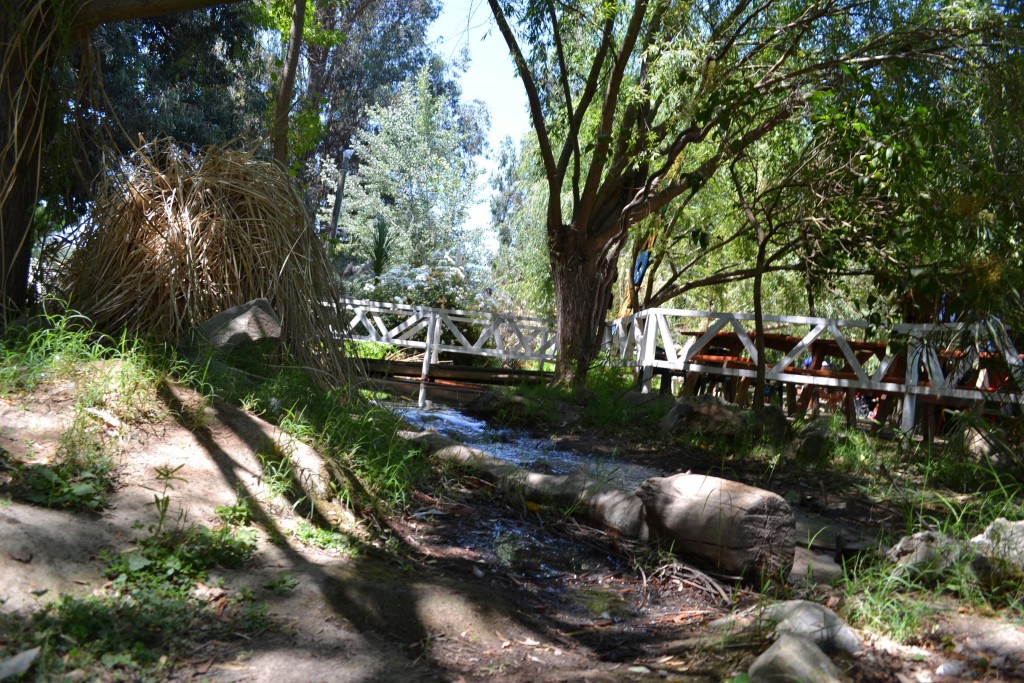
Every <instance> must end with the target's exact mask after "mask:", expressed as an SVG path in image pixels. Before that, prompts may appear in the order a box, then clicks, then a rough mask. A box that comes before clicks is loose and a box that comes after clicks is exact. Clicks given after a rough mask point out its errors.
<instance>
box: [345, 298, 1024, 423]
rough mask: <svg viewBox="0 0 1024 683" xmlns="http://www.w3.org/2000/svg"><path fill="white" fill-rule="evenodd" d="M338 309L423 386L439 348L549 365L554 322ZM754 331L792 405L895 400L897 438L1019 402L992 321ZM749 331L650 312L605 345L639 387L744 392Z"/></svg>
mask: <svg viewBox="0 0 1024 683" xmlns="http://www.w3.org/2000/svg"><path fill="white" fill-rule="evenodd" d="M344 306H345V309H344V311H343V313H342V316H341V317H342V323H343V326H344V328H345V329H344V334H346V335H347V336H348V337H349V338H350V339H353V340H357V341H373V342H381V343H385V344H392V345H395V346H400V347H406V348H413V349H420V350H422V351H423V352H424V354H423V365H422V372H421V379H422V380H426V379H428V378H429V376H430V367H431V365H432V364H435V363H437V362H438V360H439V357H440V354H441V353H446V354H466V355H476V356H488V357H494V358H502V359H507V360H517V361H525V362H531V361H532V362H537V363H541V364H543V363H544V362H553V361H554V360H555V329H556V328H555V321H554V320H550V319H542V318H530V317H523V316H517V315H512V314H507V313H491V312H479V311H459V310H446V309H438V308H430V307H426V306H410V305H405V304H390V303H379V302H373V301H362V300H356V299H348V300H345V302H344ZM764 326H765V329H766V330H767V331H766V333H765V335H764V349H765V351H764V353H765V365H766V374H765V378H766V380H767V381H769V382H773V383H776V384H782V385H785V386H786V387H787V390H788V391H789V392H790V394H791V405H792V399H793V398H795V394H796V392H797V390H799V391H800V393H801V394H802V395H806V394H807V393H814V389H817V390H820V391H828V392H837V391H843V392H845V394H846V405H847V406H849V407H850V408H849V409H851V410H852V405H853V395H854V393H855V392H861V393H864V394H872V395H875V396H884V397H885V398H886V399H887V401H889V402H891V401H892V400H893V399H898V400H901V401H902V410H903V412H902V427H903V429H904V430H905V431H910V429H912V428H913V426H914V424H915V423H914V419H915V411H916V407H917V403H918V401H919V400H922V399H923V400H925V401H929V402H933V403H935V402H937V403H941V404H943V405H966V404H972V403H978V402H984V403H986V404H992V405H995V406H1007V405H1011V404H1017V405H1018V406H1024V393H1022V392H1021V391H1020V389H1019V387H1022V386H1024V361H1022V358H1021V356H1020V355H1019V354H1018V352H1017V350H1016V348H1015V347H1014V345H1013V343H1012V341H1011V339H1010V337H1009V335H1008V334H1007V333H1006V332H1005V330H1002V329H1001V328H1000V327H998V326H993V325H976V326H969V325H963V324H953V323H945V324H936V325H911V324H903V325H897V326H895V327H894V328H893V329H892V330H891V331H890V336H889V338H888V339H887V340H885V341H883V342H878V341H869V340H867V339H866V337H867V335H868V333H869V331H870V326H869V324H868V323H866V322H863V321H850V320H832V319H827V318H811V317H800V316H764ZM753 329H754V316H753V315H751V314H745V313H718V312H711V311H692V310H680V309H670V308H652V309H647V310H644V311H641V312H639V313H637V314H635V315H633V316H630V317H627V318H622V319H620V320H616V321H615V322H613V323H610V324H609V325H608V327H607V328H606V330H605V343H606V345H607V347H608V349H609V351H611V352H612V354H613V355H614V356H615V357H616V358H618V359H619V362H621V363H622V364H623V365H625V366H630V367H635V368H638V369H639V371H640V373H641V379H642V386H643V387H644V390H645V391H646V390H650V380H651V377H652V375H653V374H654V373H655V372H656V371H661V372H662V373H664V374H665V375H666V376H665V377H663V388H664V387H665V386H666V385H665V381H666V380H667V375H669V374H676V375H685V376H686V378H687V381H686V384H685V385H684V390H692V389H693V388H694V383H695V381H696V380H697V378H699V377H707V376H717V377H728V378H733V379H734V380H735V381H736V384H737V386H738V388H739V390H740V391H741V392H743V391H744V389H745V388H747V387H749V386H750V384H751V383H752V382H753V380H754V379H755V378H756V375H757V359H758V349H757V344H756V343H755V335H754V332H753ZM808 387H811V388H812V391H811V392H807V391H806V390H807V388H808ZM421 400H422V391H421Z"/></svg>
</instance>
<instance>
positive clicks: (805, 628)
mask: <svg viewBox="0 0 1024 683" xmlns="http://www.w3.org/2000/svg"><path fill="white" fill-rule="evenodd" d="M760 618H761V619H762V620H763V621H768V622H771V623H774V625H775V633H777V634H784V633H788V634H792V635H797V636H802V637H804V638H808V639H810V640H811V641H812V642H813V643H814V644H815V645H817V646H818V647H819V648H821V649H822V650H824V651H825V652H846V653H848V654H857V653H858V652H860V647H861V646H860V638H858V637H857V634H856V633H854V632H853V629H851V628H850V627H849V626H847V625H846V623H845V622H844V621H843V620H842V619H840V618H839V616H838V615H837V614H836V613H835V612H833V611H832V610H830V609H829V608H828V607H825V606H824V605H819V604H818V603H816V602H811V601H810V600H787V601H786V602H777V603H775V604H773V605H769V606H768V607H766V608H764V609H763V610H762V611H761V615H760Z"/></svg>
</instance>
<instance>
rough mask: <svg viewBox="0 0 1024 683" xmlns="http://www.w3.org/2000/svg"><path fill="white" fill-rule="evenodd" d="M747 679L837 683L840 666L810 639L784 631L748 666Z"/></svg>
mask: <svg viewBox="0 0 1024 683" xmlns="http://www.w3.org/2000/svg"><path fill="white" fill-rule="evenodd" d="M749 674H750V683H793V681H801V683H838V682H839V681H840V680H842V679H841V678H840V672H839V669H838V668H836V665H835V664H833V663H832V660H830V659H829V658H828V656H826V655H825V653H824V652H822V651H821V649H820V648H819V647H818V646H817V645H815V644H814V643H813V642H812V641H811V640H810V639H808V638H804V637H803V636H797V635H793V634H790V633H786V634H783V635H782V636H781V637H779V639H778V640H776V641H775V643H774V644H773V645H772V646H771V647H770V648H768V649H767V650H765V651H764V652H763V653H762V654H761V656H760V657H758V658H757V659H756V660H755V661H754V663H753V664H752V665H751V666H750V671H749Z"/></svg>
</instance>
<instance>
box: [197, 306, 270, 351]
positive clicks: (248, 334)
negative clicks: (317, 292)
mask: <svg viewBox="0 0 1024 683" xmlns="http://www.w3.org/2000/svg"><path fill="white" fill-rule="evenodd" d="M195 337H196V338H197V340H198V341H202V342H204V343H206V344H208V345H210V346H212V347H214V348H216V349H224V350H229V349H235V348H238V347H239V346H243V345H245V344H253V343H256V342H259V341H262V340H264V339H270V340H275V341H279V340H280V339H281V319H280V318H279V317H278V315H277V313H275V312H274V309H273V308H272V307H271V306H270V302H269V301H267V300H266V299H253V300H252V301H249V302H248V303H244V304H241V305H239V306H234V307H232V308H229V309H227V310H226V311H222V312H220V313H218V314H217V315H215V316H213V317H212V318H210V319H209V320H207V321H206V322H204V323H201V324H200V325H198V326H197V327H196V329H195Z"/></svg>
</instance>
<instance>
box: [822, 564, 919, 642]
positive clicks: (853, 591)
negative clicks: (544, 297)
mask: <svg viewBox="0 0 1024 683" xmlns="http://www.w3.org/2000/svg"><path fill="white" fill-rule="evenodd" d="M851 569H852V571H848V572H846V573H845V574H844V577H845V578H844V581H843V589H844V590H843V593H844V594H845V595H846V596H847V601H846V603H845V605H844V607H843V610H842V611H843V614H844V616H845V617H846V619H847V621H849V623H850V624H851V625H852V626H854V627H857V628H863V629H867V630H870V631H873V632H875V633H879V634H882V635H886V636H889V637H890V638H892V639H894V640H896V641H899V642H907V641H909V640H910V639H911V638H914V637H916V636H917V635H918V634H919V633H920V632H921V625H922V623H923V622H924V620H925V619H926V618H927V617H928V616H929V615H930V614H933V613H934V612H935V607H933V606H932V604H933V603H932V602H931V601H930V600H926V599H924V598H926V597H927V595H928V592H927V590H926V589H925V588H924V587H923V586H921V585H920V584H917V583H915V582H914V581H913V580H911V579H909V578H907V577H904V576H901V575H899V574H897V573H896V572H893V571H892V569H891V567H889V566H887V565H885V564H884V563H879V564H875V565H872V566H857V567H855V568H851Z"/></svg>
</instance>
